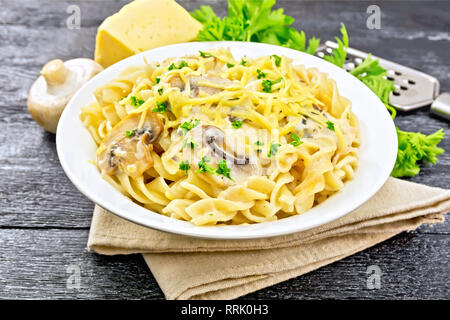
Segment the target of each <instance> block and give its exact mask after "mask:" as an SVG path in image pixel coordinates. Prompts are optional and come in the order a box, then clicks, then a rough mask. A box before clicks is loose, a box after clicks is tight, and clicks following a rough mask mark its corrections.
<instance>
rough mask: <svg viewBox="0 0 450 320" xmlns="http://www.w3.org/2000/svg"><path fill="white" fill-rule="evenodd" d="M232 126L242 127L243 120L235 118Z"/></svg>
mask: <svg viewBox="0 0 450 320" xmlns="http://www.w3.org/2000/svg"><path fill="white" fill-rule="evenodd" d="M231 126H232V127H233V129H239V128H240V127H242V121H241V120H234V121H233V122H232V123H231Z"/></svg>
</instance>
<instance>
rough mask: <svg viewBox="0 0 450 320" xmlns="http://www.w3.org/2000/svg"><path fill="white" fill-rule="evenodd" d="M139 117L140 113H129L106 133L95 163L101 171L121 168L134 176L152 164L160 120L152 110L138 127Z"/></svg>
mask: <svg viewBox="0 0 450 320" xmlns="http://www.w3.org/2000/svg"><path fill="white" fill-rule="evenodd" d="M140 120H141V115H140V114H137V113H135V114H131V115H129V116H127V117H126V118H124V119H123V120H122V121H120V122H119V123H118V124H117V125H116V126H114V128H113V129H112V130H111V132H109V133H108V135H107V136H106V137H105V139H104V140H103V142H102V145H101V146H100V148H101V149H100V150H102V151H101V152H100V154H98V155H97V165H98V167H99V169H100V170H101V171H102V172H103V173H106V174H108V175H113V174H117V173H119V172H124V173H126V174H127V175H129V176H131V177H133V178H135V177H138V176H141V175H142V174H143V173H144V171H146V170H147V169H149V168H151V167H152V166H153V159H152V157H151V153H150V151H151V150H153V144H154V143H155V142H156V141H157V140H158V138H159V137H160V135H161V133H162V131H163V123H162V120H161V119H160V118H159V117H158V116H157V115H155V114H154V113H149V114H147V116H146V117H145V120H144V123H143V125H142V126H141V127H139V122H140Z"/></svg>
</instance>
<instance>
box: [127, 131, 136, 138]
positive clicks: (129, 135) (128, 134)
mask: <svg viewBox="0 0 450 320" xmlns="http://www.w3.org/2000/svg"><path fill="white" fill-rule="evenodd" d="M125 134H126V136H127V137H128V138H129V137H131V136H133V135H134V130H127V131H125Z"/></svg>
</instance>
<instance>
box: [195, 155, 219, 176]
mask: <svg viewBox="0 0 450 320" xmlns="http://www.w3.org/2000/svg"><path fill="white" fill-rule="evenodd" d="M209 161H210V159H209V158H208V157H207V156H204V157H203V158H202V160H201V161H199V162H198V170H197V171H196V173H201V172H205V173H209V174H214V173H215V171H216V170H215V169H214V167H212V166H210V165H208V164H207V163H208V162H209Z"/></svg>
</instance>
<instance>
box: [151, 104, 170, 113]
mask: <svg viewBox="0 0 450 320" xmlns="http://www.w3.org/2000/svg"><path fill="white" fill-rule="evenodd" d="M167 109H168V107H167V104H166V103H165V102H157V103H156V108H154V109H153V110H152V112H159V113H164V112H166V111H167Z"/></svg>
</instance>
